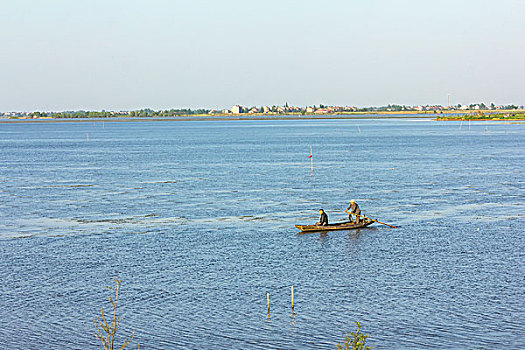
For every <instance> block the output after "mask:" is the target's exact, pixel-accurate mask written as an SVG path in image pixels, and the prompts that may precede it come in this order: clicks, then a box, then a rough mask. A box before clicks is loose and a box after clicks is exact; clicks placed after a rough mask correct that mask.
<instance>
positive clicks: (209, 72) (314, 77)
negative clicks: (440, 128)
mask: <svg viewBox="0 0 525 350" xmlns="http://www.w3.org/2000/svg"><path fill="white" fill-rule="evenodd" d="M524 23H525V0H490V1H489V0H485V1H484V0H455V1H449V0H439V1H438V0H435V1H426V0H405V1H395V0H390V1H388V0H366V1H364V0H362V1H356V0H353V1H352V0H346V1H345V0H324V1H308V0H279V1H277V0H264V1H250V0H243V1H241V0H225V1H221V0H215V1H212V0H208V1H206V0H188V1H177V0H171V1H169V0H164V1H163V0H148V1H146V0H144V1H133V0H106V1H99V0H89V1H86V0H45V1H44V0H33V1H31V0H0V111H33V110H44V111H52V110H77V109H90V110H100V109H106V110H120V109H124V110H130V109H138V108H146V107H150V108H153V109H164V108H183V107H191V108H196V107H206V108H224V107H231V106H232V105H234V104H242V105H248V106H251V105H274V104H276V105H282V104H284V103H285V102H288V103H289V104H293V105H301V106H304V105H312V104H320V103H324V104H330V105H355V106H370V105H386V104H391V103H396V104H408V105H415V104H442V105H446V104H447V94H448V93H450V94H451V95H452V101H451V102H452V103H454V104H457V103H462V104H465V103H476V102H485V103H491V102H494V103H496V104H508V103H515V104H525V84H524V82H525V39H524V38H525V26H524Z"/></svg>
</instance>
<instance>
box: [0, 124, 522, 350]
mask: <svg viewBox="0 0 525 350" xmlns="http://www.w3.org/2000/svg"><path fill="white" fill-rule="evenodd" d="M310 146H312V147H313V159H314V171H313V174H312V173H311V170H310V160H309V159H308V158H307V157H308V155H309V154H310ZM0 159H1V163H0V253H1V259H0V280H1V281H2V283H1V284H0V348H2V349H101V348H102V346H101V344H99V343H98V341H97V339H95V337H94V331H95V328H94V323H93V319H94V318H95V317H96V316H97V314H98V313H99V310H100V307H104V309H105V310H106V312H109V311H110V305H109V302H108V299H107V297H108V295H109V293H110V291H109V290H107V289H106V286H110V285H113V284H114V283H113V278H114V277H115V276H118V277H119V278H120V279H122V280H123V284H122V290H121V298H120V306H119V309H120V314H121V326H122V328H121V330H119V333H120V334H121V335H122V336H124V335H129V333H130V330H131V329H132V328H134V329H135V331H136V335H135V339H134V345H133V344H132V346H131V348H136V344H137V343H140V344H141V348H142V349H335V345H336V344H337V343H338V342H341V341H342V340H343V338H344V334H345V332H350V331H353V330H354V329H355V325H354V323H353V322H354V321H360V322H361V323H362V324H363V328H364V331H365V332H366V333H369V334H370V335H371V337H370V339H369V343H370V345H373V346H374V347H375V349H503V348H505V349H525V234H524V233H525V230H524V228H523V227H524V225H525V217H524V198H525V177H524V171H525V125H523V124H504V123H488V124H487V125H486V124H485V123H472V124H471V126H470V130H469V126H468V124H467V123H463V124H461V123H460V122H436V121H430V120H415V119H414V120H407V119H395V120H394V119H390V120H305V121H298V120H271V121H186V122H182V121H180V122H169V121H164V122H108V121H106V122H102V121H97V122H93V121H86V122H76V123H62V122H61V123H22V124H13V123H4V124H0ZM351 199H356V201H357V202H358V203H359V204H360V206H361V209H362V210H363V212H364V213H365V214H366V215H368V216H370V217H373V218H376V219H378V220H380V221H384V222H387V223H390V224H394V225H399V226H400V228H398V229H391V228H389V227H387V226H384V225H380V224H374V225H372V226H371V227H369V228H366V229H361V230H358V231H336V232H330V233H328V234H320V233H312V234H298V232H297V230H296V229H295V228H294V226H293V225H294V224H298V223H314V222H316V221H317V220H318V216H319V214H318V210H319V209H320V208H324V209H325V211H326V212H327V213H328V216H329V219H330V221H340V220H344V219H345V214H344V213H343V212H342V211H343V210H344V209H345V208H346V207H347V206H348V203H349V201H350V200H351ZM292 285H293V286H294V288H295V314H292V310H291V307H290V287H291V286H292ZM267 292H269V293H270V299H271V300H270V301H271V313H270V316H269V317H268V314H267V305H266V293H267ZM120 339H122V338H120Z"/></svg>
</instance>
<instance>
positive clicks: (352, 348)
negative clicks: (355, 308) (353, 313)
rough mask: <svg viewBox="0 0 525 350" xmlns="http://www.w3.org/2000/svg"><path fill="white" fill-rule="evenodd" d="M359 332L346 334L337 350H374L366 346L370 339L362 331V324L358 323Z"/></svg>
mask: <svg viewBox="0 0 525 350" xmlns="http://www.w3.org/2000/svg"><path fill="white" fill-rule="evenodd" d="M355 324H356V325H357V331H355V332H350V335H348V334H346V336H345V340H344V342H343V343H342V344H340V343H339V344H337V350H372V347H371V346H369V345H366V340H367V339H368V338H369V337H370V335H368V334H364V333H363V332H362V331H361V323H359V322H356V323H355Z"/></svg>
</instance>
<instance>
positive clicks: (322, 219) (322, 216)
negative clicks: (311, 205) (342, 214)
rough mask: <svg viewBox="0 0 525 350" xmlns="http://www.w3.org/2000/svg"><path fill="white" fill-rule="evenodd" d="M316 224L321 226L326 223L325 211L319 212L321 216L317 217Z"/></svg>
mask: <svg viewBox="0 0 525 350" xmlns="http://www.w3.org/2000/svg"><path fill="white" fill-rule="evenodd" d="M317 225H321V226H325V225H328V215H326V213H324V212H323V213H322V214H321V218H320V219H319V222H318V223H317Z"/></svg>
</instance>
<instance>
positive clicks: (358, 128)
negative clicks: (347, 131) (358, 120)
mask: <svg viewBox="0 0 525 350" xmlns="http://www.w3.org/2000/svg"><path fill="white" fill-rule="evenodd" d="M357 131H359V133H361V128H360V127H359V124H357Z"/></svg>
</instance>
